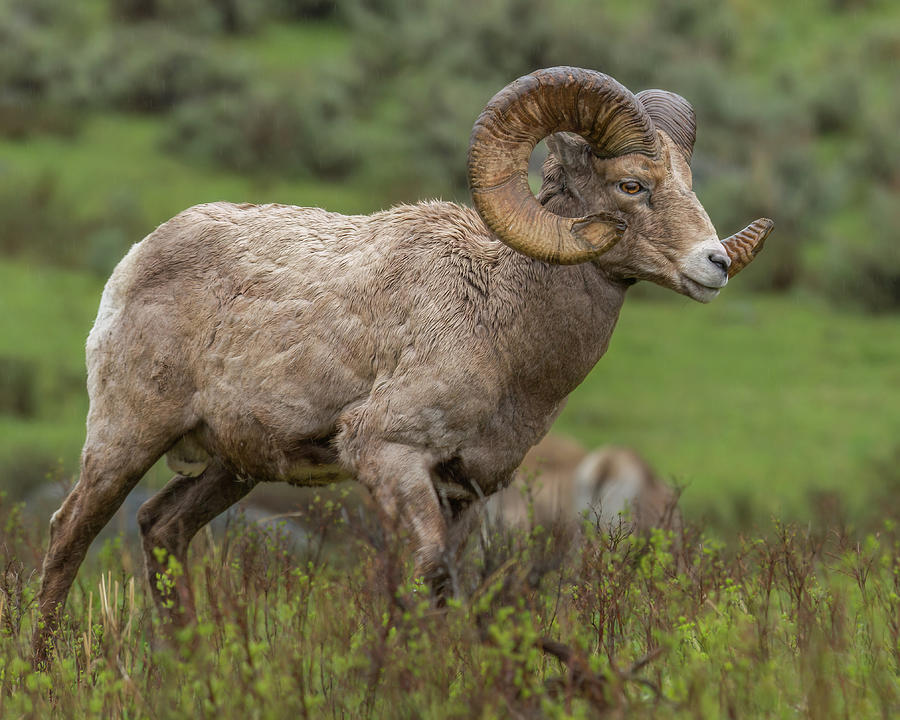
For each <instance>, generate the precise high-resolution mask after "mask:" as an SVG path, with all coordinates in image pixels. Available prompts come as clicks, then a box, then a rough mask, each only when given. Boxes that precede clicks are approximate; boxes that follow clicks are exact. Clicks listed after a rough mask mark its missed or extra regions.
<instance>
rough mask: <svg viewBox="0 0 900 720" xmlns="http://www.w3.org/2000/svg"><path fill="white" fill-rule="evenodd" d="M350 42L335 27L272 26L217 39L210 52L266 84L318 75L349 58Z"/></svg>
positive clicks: (310, 24) (315, 24)
mask: <svg viewBox="0 0 900 720" xmlns="http://www.w3.org/2000/svg"><path fill="white" fill-rule="evenodd" d="M351 47H352V40H351V38H350V37H349V35H348V33H347V31H346V29H344V28H342V27H341V26H340V25H337V24H336V23H328V22H306V23H302V22H301V23H292V24H287V23H273V24H270V25H268V26H266V27H265V28H263V29H262V30H261V31H260V32H257V33H254V34H252V35H246V36H218V37H217V38H215V40H214V48H215V49H216V50H217V51H218V52H220V53H221V54H222V55H224V56H227V57H228V58H229V59H230V60H233V61H236V62H239V63H241V64H243V65H245V66H247V67H248V68H249V69H250V70H251V71H252V72H253V74H254V75H255V76H258V77H263V78H265V79H266V81H267V82H271V81H274V80H277V81H284V82H289V81H291V80H294V79H297V78H305V77H309V76H310V74H311V73H315V72H321V70H320V68H321V67H322V66H326V65H328V64H337V63H340V62H341V61H343V59H344V58H345V57H346V56H347V55H348V54H349V52H350V49H351Z"/></svg>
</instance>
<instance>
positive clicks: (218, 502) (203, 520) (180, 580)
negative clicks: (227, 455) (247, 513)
mask: <svg viewBox="0 0 900 720" xmlns="http://www.w3.org/2000/svg"><path fill="white" fill-rule="evenodd" d="M253 486H254V483H253V482H252V481H244V480H238V479H237V478H236V477H235V476H234V474H233V473H231V472H230V471H229V470H227V469H226V468H225V466H224V465H223V464H222V463H221V462H219V461H218V460H215V459H214V460H212V461H211V462H210V464H209V466H208V467H207V468H206V469H205V470H204V471H203V473H202V474H200V475H199V476H197V477H184V476H181V475H176V476H175V477H174V478H172V480H170V481H169V483H168V484H167V485H166V486H165V487H164V488H163V489H162V490H160V491H159V492H158V493H157V494H156V495H154V496H153V497H152V498H150V499H149V500H148V501H147V502H145V503H144V504H143V505H142V506H141V509H140V510H139V511H138V524H139V525H140V528H141V539H142V543H143V546H144V560H145V563H146V569H147V579H148V581H149V584H150V591H151V593H152V594H153V599H154V601H155V602H156V605H157V607H158V608H159V611H160V614H161V615H162V616H163V617H166V618H168V619H169V620H171V622H172V625H173V626H174V627H182V626H184V625H187V624H189V623H190V622H192V621H194V620H195V619H196V612H195V609H194V594H193V591H192V589H191V583H190V575H189V573H188V572H187V564H186V563H187V551H188V546H189V545H190V542H191V538H193V537H194V535H195V534H196V533H197V531H198V530H199V529H200V528H202V527H203V526H204V525H206V524H207V523H208V522H209V521H210V520H212V519H213V518H214V517H216V516H217V515H219V514H220V513H222V512H224V511H225V510H227V509H228V508H229V507H231V506H232V505H234V503H236V502H237V501H238V500H240V499H241V498H242V497H244V496H245V495H246V494H247V493H248V492H250V490H251V489H252V488H253ZM172 560H175V561H177V566H180V568H181V571H179V570H177V569H175V567H173V563H172Z"/></svg>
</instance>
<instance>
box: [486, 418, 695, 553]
mask: <svg viewBox="0 0 900 720" xmlns="http://www.w3.org/2000/svg"><path fill="white" fill-rule="evenodd" d="M486 515H487V518H488V521H489V523H491V524H492V525H500V526H505V527H511V528H518V529H522V530H528V529H530V528H531V527H533V526H537V525H541V526H543V527H546V528H549V527H551V526H554V525H557V524H560V523H562V524H565V525H570V526H577V525H580V523H581V522H583V521H584V520H585V519H587V520H588V521H589V522H590V523H592V524H594V523H596V525H597V527H598V528H599V529H601V530H604V531H610V530H615V529H617V528H618V527H619V526H620V525H621V526H622V527H623V528H625V529H629V530H632V531H634V532H636V533H639V534H647V533H649V532H650V531H651V530H653V529H654V528H660V529H663V530H672V531H673V532H674V533H675V535H676V537H677V536H678V535H679V534H680V531H681V527H682V519H681V512H680V510H679V509H678V493H677V492H676V491H675V490H674V489H673V488H672V487H671V486H670V485H668V484H667V483H666V482H664V481H663V480H661V479H660V478H659V477H658V476H657V474H656V473H655V472H654V471H653V469H652V468H651V467H650V466H649V465H648V464H647V462H646V461H645V460H644V459H643V458H642V457H641V456H640V455H639V454H638V453H637V452H636V451H634V450H632V449H630V448H625V447H615V446H608V447H603V448H599V449H597V450H595V451H593V452H590V453H586V452H585V451H584V449H583V448H582V447H581V446H580V445H579V444H578V443H576V442H574V441H573V440H570V439H568V438H564V437H560V436H557V435H548V436H547V437H546V438H544V439H543V440H542V441H541V442H540V443H538V444H537V445H536V446H535V447H533V448H532V449H531V450H530V451H529V452H528V454H527V455H526V456H525V459H524V460H523V461H522V467H521V468H520V470H519V472H518V473H517V477H516V479H515V481H514V482H513V483H512V485H510V486H509V487H508V488H506V489H505V490H503V491H501V492H499V493H497V494H495V495H493V496H491V497H490V498H489V499H488V501H487V503H486Z"/></svg>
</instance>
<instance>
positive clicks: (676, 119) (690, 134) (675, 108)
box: [635, 90, 697, 164]
mask: <svg viewBox="0 0 900 720" xmlns="http://www.w3.org/2000/svg"><path fill="white" fill-rule="evenodd" d="M635 97H636V98H637V99H638V102H640V104H641V105H643V106H644V109H645V110H646V111H647V114H648V115H649V116H650V118H651V119H652V120H653V123H654V124H655V125H656V127H657V129H659V130H662V131H663V132H664V133H666V135H668V136H669V137H670V138H672V140H673V142H674V143H675V144H676V145H677V146H678V149H679V150H681V152H682V153H683V154H684V157H685V159H686V160H687V161H688V164H690V162H691V156H692V155H693V154H694V142H695V141H696V139H697V116H696V115H695V114H694V108H693V107H692V106H691V104H690V103H689V102H688V101H687V100H685V99H684V98H683V97H681V95H677V94H675V93H673V92H669V91H668V90H641V92H639V93H638V94H637V95H635Z"/></svg>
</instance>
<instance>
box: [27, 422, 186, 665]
mask: <svg viewBox="0 0 900 720" xmlns="http://www.w3.org/2000/svg"><path fill="white" fill-rule="evenodd" d="M170 431H171V428H167V429H156V430H150V429H148V428H146V427H140V426H139V425H138V423H137V422H136V421H135V420H134V419H131V420H128V419H121V418H120V419H118V421H106V422H94V423H91V422H89V424H88V433H87V440H86V442H85V445H84V449H83V450H82V453H81V474H80V476H79V479H78V483H77V484H76V485H75V487H74V488H73V489H72V492H71V493H69V496H68V497H67V498H66V499H65V501H63V504H62V506H61V507H60V508H59V510H57V511H56V512H55V513H54V514H53V517H52V518H51V519H50V542H49V544H48V547H47V553H46V555H45V556H44V563H43V570H42V573H41V589H40V591H39V593H38V610H39V612H40V623H39V625H38V626H37V627H36V628H35V632H34V637H33V640H32V643H33V649H34V656H35V661H36V662H37V663H38V664H39V665H44V664H45V663H46V660H47V657H48V655H47V654H48V652H49V649H50V645H49V642H50V638H51V636H52V635H53V633H54V632H55V631H56V628H57V627H58V624H59V619H60V614H61V611H62V607H63V605H64V604H65V601H66V597H67V596H68V594H69V589H70V588H71V586H72V582H73V581H74V579H75V575H76V573H77V572H78V568H79V567H80V565H81V562H82V561H83V560H84V556H85V554H86V553H87V550H88V547H89V546H90V544H91V542H92V541H93V540H94V538H95V537H96V536H97V534H98V533H99V532H100V531H101V530H102V529H103V527H104V526H105V525H106V523H107V522H109V519H110V518H111V517H112V516H113V514H114V513H115V512H116V510H118V509H119V507H120V506H121V505H122V503H123V502H124V501H125V497H126V496H127V495H128V493H129V492H130V491H131V489H132V488H133V487H134V486H135V485H136V484H137V482H138V481H139V480H140V479H141V478H142V477H143V475H144V473H146V472H147V470H149V469H150V467H151V466H152V465H153V463H154V462H156V460H157V459H159V457H160V456H161V455H162V454H163V453H164V452H165V451H166V449H167V448H168V447H169V445H171V444H172V442H173V441H174V439H175V438H176V437H177V434H175V435H174V436H173V433H172V432H170Z"/></svg>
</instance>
